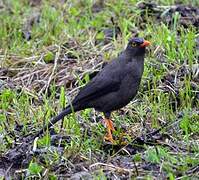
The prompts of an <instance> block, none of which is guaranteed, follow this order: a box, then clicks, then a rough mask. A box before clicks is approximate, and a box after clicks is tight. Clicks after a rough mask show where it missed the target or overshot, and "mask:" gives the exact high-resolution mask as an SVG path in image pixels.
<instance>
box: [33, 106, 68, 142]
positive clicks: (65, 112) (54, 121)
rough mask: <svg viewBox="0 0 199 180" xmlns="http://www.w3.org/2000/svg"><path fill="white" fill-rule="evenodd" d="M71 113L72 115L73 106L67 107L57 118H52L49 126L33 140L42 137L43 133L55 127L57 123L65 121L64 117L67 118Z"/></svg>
mask: <svg viewBox="0 0 199 180" xmlns="http://www.w3.org/2000/svg"><path fill="white" fill-rule="evenodd" d="M70 113H72V108H71V106H67V107H66V108H65V109H64V110H63V111H62V112H60V113H59V114H58V115H57V116H55V117H54V118H52V119H51V120H50V122H49V123H48V124H47V125H45V126H44V127H43V128H42V130H40V131H39V132H38V133H37V134H36V135H35V136H34V137H33V138H36V137H39V136H40V135H42V134H43V132H45V131H46V130H47V129H49V128H50V127H51V126H53V125H54V124H55V123H56V122H58V121H59V120H61V119H63V117H64V116H66V115H68V114H70Z"/></svg>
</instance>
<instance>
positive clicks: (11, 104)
mask: <svg viewBox="0 0 199 180" xmlns="http://www.w3.org/2000/svg"><path fill="white" fill-rule="evenodd" d="M0 14H1V15H0V27H1V28H0V42H1V43H0V112H1V113H0V153H1V155H0V177H1V179H4V178H6V179H7V178H11V177H12V178H13V179H23V178H24V179H27V178H36V179H44V178H46V179H67V178H70V179H170V180H173V179H198V177H199V108H198V107H199V78H198V77H199V61H198V59H199V31H198V27H199V2H198V1H196V0H193V1H189V0H181V1H174V0H166V1H165V0H164V1H163V0H159V1H153V2H152V3H151V2H150V3H149V2H148V3H147V2H143V1H137V0H128V1H113V0H104V1H103V0H100V1H92V0H86V1H81V0H80V1H64V0H58V1H52V0H49V1H47V0H28V1H26V0H21V1H15V0H8V1H5V0H0ZM134 36H140V37H144V38H145V39H147V40H149V41H151V42H152V45H151V46H150V47H149V48H148V51H147V54H146V58H145V70H144V75H143V78H142V83H141V86H140V89H139V92H138V95H137V96H136V97H135V99H134V100H133V101H132V102H131V103H130V104H128V105H127V106H126V107H124V108H122V109H120V110H118V111H116V112H114V113H113V121H114V124H115V127H116V132H115V133H114V138H115V140H116V143H115V144H110V143H108V142H104V140H103V136H104V134H105V132H106V130H105V127H104V125H103V123H102V115H101V114H100V113H99V112H95V110H94V109H87V110H84V111H81V112H78V113H75V114H71V115H69V116H67V117H65V119H64V120H63V121H62V122H59V123H57V124H55V125H54V126H53V128H52V129H49V130H48V132H46V133H45V134H44V136H42V137H40V138H36V139H34V140H32V139H31V137H33V136H34V134H35V133H36V132H37V131H39V130H40V129H42V127H43V126H44V125H45V124H46V123H47V122H48V121H49V120H50V118H51V117H53V116H54V115H56V114H57V113H58V112H60V111H61V110H62V109H63V108H64V107H65V106H66V105H67V102H69V101H70V99H73V97H74V96H75V95H76V93H77V92H78V91H79V89H80V88H81V87H82V86H83V85H84V84H85V83H86V82H88V81H89V80H90V79H91V78H92V77H93V76H95V74H96V73H97V72H98V71H99V70H100V69H101V68H102V67H103V66H104V65H105V64H106V63H108V62H109V61H110V60H111V59H113V58H114V57H116V56H117V55H118V54H119V53H120V52H121V51H122V50H123V49H124V48H125V45H126V44H127V42H128V39H129V38H131V37H134Z"/></svg>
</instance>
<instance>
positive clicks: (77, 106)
mask: <svg viewBox="0 0 199 180" xmlns="http://www.w3.org/2000/svg"><path fill="white" fill-rule="evenodd" d="M148 45H150V42H149V41H146V40H144V39H143V38H138V37H135V38H132V39H130V40H129V42H128V45H127V47H126V49H125V50H124V51H123V52H121V53H120V55H119V56H118V57H117V58H115V59H113V60H112V61H111V62H110V63H109V64H107V65H106V66H105V67H104V68H103V69H102V70H101V71H100V72H99V73H98V74H97V75H96V76H95V77H94V78H93V79H92V80H91V81H90V82H88V83H87V84H86V85H85V86H84V87H83V88H82V89H81V90H80V92H79V93H78V95H77V96H76V97H75V98H74V100H73V101H72V102H71V104H70V105H68V106H67V107H66V108H65V109H64V110H63V111H62V112H61V113H60V114H58V115H57V116H56V117H54V118H53V119H52V120H51V121H50V122H49V124H48V125H47V126H45V127H44V128H43V129H42V130H41V131H40V132H39V133H38V134H37V136H39V135H40V134H42V133H43V131H45V130H46V129H47V128H50V127H51V126H52V125H53V124H55V123H56V122H57V121H59V120H61V119H63V117H64V116H66V115H68V114H70V113H72V112H77V111H80V110H83V109H86V108H95V109H96V110H97V111H100V112H103V113H104V116H105V124H106V127H107V135H106V136H105V139H106V140H108V141H111V142H113V137H112V131H114V126H113V123H112V121H111V119H110V116H111V112H112V111H114V110H117V109H120V108H122V107H124V106H125V105H127V104H128V103H129V102H130V101H131V100H132V99H133V98H134V97H135V95H136V94H137V91H138V88H139V85H140V81H141V77H142V73H143V70H144V55H145V49H146V46H148Z"/></svg>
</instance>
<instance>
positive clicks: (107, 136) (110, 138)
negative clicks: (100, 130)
mask: <svg viewBox="0 0 199 180" xmlns="http://www.w3.org/2000/svg"><path fill="white" fill-rule="evenodd" d="M104 140H105V141H109V142H111V143H112V144H114V143H115V141H114V139H113V136H112V134H111V132H108V133H107V134H106V136H104Z"/></svg>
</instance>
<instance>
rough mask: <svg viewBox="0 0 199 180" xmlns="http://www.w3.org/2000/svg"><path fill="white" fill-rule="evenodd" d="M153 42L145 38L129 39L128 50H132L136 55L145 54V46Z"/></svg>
mask: <svg viewBox="0 0 199 180" xmlns="http://www.w3.org/2000/svg"><path fill="white" fill-rule="evenodd" d="M150 44H151V43H150V42H149V41H146V40H144V38H139V37H135V38H132V39H130V40H129V42H128V45H127V50H128V51H130V52H132V53H133V54H134V55H137V56H139V55H144V53H145V48H146V47H147V46H149V45H150Z"/></svg>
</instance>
